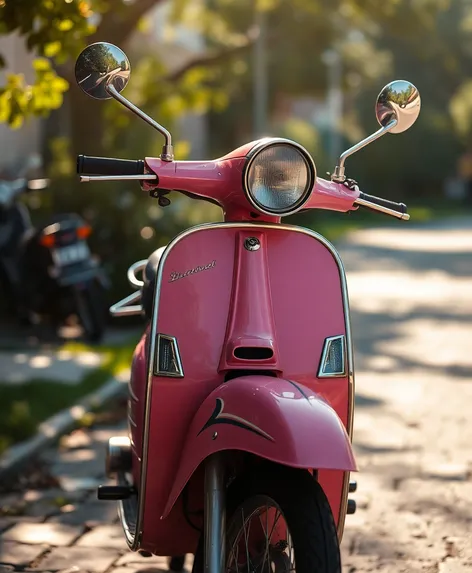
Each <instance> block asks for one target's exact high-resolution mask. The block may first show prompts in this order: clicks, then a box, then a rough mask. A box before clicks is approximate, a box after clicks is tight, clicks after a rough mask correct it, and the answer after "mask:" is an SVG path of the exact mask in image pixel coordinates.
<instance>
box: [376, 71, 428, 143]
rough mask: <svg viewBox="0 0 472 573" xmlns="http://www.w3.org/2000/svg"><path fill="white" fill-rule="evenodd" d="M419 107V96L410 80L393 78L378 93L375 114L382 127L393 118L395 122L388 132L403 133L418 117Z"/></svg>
mask: <svg viewBox="0 0 472 573" xmlns="http://www.w3.org/2000/svg"><path fill="white" fill-rule="evenodd" d="M420 109H421V98H420V94H419V92H418V90H417V89H416V87H415V86H414V85H413V84H412V83H410V82H407V81H404V80H395V81H394V82H390V83H389V84H387V85H386V86H385V87H384V88H383V90H382V91H381V92H380V93H379V95H378V97H377V103H376V104H375V115H376V117H377V121H378V122H379V123H380V125H381V126H382V127H386V126H387V125H388V124H389V123H390V122H391V121H392V120H394V119H395V120H396V124H395V125H394V126H393V127H391V128H390V129H389V131H390V133H403V132H404V131H406V130H407V129H410V127H411V126H412V125H413V124H414V123H415V121H416V120H417V119H418V115H419V114H420Z"/></svg>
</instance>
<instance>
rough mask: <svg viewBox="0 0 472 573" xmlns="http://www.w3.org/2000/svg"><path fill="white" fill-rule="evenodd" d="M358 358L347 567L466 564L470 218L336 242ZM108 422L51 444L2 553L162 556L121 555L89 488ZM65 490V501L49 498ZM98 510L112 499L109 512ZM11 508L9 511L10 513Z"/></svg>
mask: <svg viewBox="0 0 472 573" xmlns="http://www.w3.org/2000/svg"><path fill="white" fill-rule="evenodd" d="M341 254H342V255H343V257H344V260H345V264H346V268H347V271H348V284H349V290H350V295H351V305H352V321H353V331H354V342H355V356H356V366H357V376H356V381H357V410H356V417H355V435H354V442H355V449H356V453H357V455H358V460H359V465H360V468H361V473H360V474H359V475H358V476H357V480H358V492H357V493H356V494H355V497H356V499H357V502H358V510H357V513H356V514H355V515H353V516H348V517H347V525H346V531H345V537H344V541H343V569H344V571H345V572H346V573H348V572H349V573H354V572H362V573H363V572H367V571H382V572H389V573H390V572H391V573H400V572H402V571H409V572H415V571H430V572H438V573H439V572H441V573H443V572H444V573H447V572H456V571H457V572H459V571H468V572H469V573H472V475H471V472H472V421H471V417H472V416H471V411H472V377H471V373H472V333H471V327H470V325H471V319H472V220H471V221H462V222H461V223H459V222H454V221H453V222H449V223H447V224H442V225H437V226H436V228H428V229H424V228H423V229H419V228H418V229H415V228H414V227H413V226H410V227H408V225H405V224H399V225H398V227H395V228H393V229H388V230H381V229H377V230H369V231H362V232H356V233H354V234H353V235H352V236H351V237H349V239H348V241H347V242H345V244H344V246H342V247H341ZM114 432H116V429H115V428H109V429H107V428H102V429H98V430H95V431H93V432H88V433H82V434H78V435H76V436H75V437H73V438H72V439H70V440H69V441H67V442H66V445H65V447H64V448H63V449H60V450H57V451H51V452H49V453H48V454H47V457H48V459H49V460H50V462H51V463H52V471H53V474H54V475H55V476H56V477H57V478H58V479H59V482H60V485H61V486H62V487H63V488H64V487H65V488H66V489H68V490H69V492H68V493H66V494H64V492H61V491H60V490H58V489H57V485H53V486H52V487H51V489H49V490H43V491H34V490H33V491H29V492H27V493H26V495H25V494H13V495H12V496H10V498H9V499H6V498H5V497H3V498H2V499H0V503H1V505H2V507H5V505H6V504H10V506H11V507H12V508H14V507H18V505H20V507H21V508H22V509H21V511H20V512H19V513H20V515H16V516H11V517H3V518H0V532H2V533H1V534H0V564H1V563H6V564H8V566H5V567H4V566H2V565H0V571H1V570H2V569H3V568H6V569H9V570H12V569H13V568H15V569H21V568H24V567H33V568H34V569H35V570H42V571H53V570H56V571H57V570H61V569H65V568H67V567H69V566H73V565H76V566H78V567H79V568H80V569H81V570H86V571H96V572H97V573H103V572H105V571H107V572H113V573H133V572H135V571H141V572H143V571H149V570H150V568H155V567H159V566H160V567H162V566H163V564H164V562H163V560H162V559H157V558H152V559H144V558H142V557H139V556H138V555H136V554H129V553H128V552H127V550H126V547H125V543H124V541H123V537H122V534H121V529H120V526H119V525H118V524H117V523H116V518H115V510H114V508H113V507H110V506H105V509H104V506H103V504H100V505H99V504H98V503H97V502H96V501H94V492H93V491H92V490H93V488H94V487H95V486H96V484H97V483H99V482H100V480H101V479H102V476H101V474H102V472H103V457H102V456H103V448H104V444H105V442H106V440H107V438H108V436H109V435H112V434H113V433H114ZM61 496H62V497H67V504H66V505H65V507H63V508H62V510H61V509H60V508H59V506H60V505H61V504H60V503H58V497H61ZM108 509H109V510H110V511H108ZM17 513H18V512H17Z"/></svg>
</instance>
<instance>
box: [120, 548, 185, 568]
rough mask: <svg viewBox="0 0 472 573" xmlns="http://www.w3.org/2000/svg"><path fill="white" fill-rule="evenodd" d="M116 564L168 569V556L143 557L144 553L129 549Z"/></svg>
mask: <svg viewBox="0 0 472 573" xmlns="http://www.w3.org/2000/svg"><path fill="white" fill-rule="evenodd" d="M187 561H188V559H187ZM116 565H117V566H118V567H120V566H123V567H132V566H133V567H134V566H136V567H138V566H140V567H141V568H143V569H147V568H148V566H149V567H157V568H159V567H161V568H164V569H167V557H158V556H157V555H153V556H152V557H143V555H141V554H140V553H138V552H137V551H128V552H126V553H125V554H124V555H122V556H121V557H120V558H119V559H118V561H117V562H116Z"/></svg>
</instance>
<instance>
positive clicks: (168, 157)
mask: <svg viewBox="0 0 472 573" xmlns="http://www.w3.org/2000/svg"><path fill="white" fill-rule="evenodd" d="M106 90H107V92H108V93H109V94H110V95H111V96H113V97H114V98H115V99H116V100H117V101H119V102H120V103H122V104H123V105H124V106H125V107H127V108H128V109H129V110H130V111H132V112H133V113H135V114H136V115H137V116H139V117H140V118H141V119H144V121H145V122H146V123H148V124H149V125H150V126H151V127H153V128H154V129H157V131H158V132H159V133H162V135H163V136H164V138H165V141H166V142H165V144H164V146H163V148H162V153H161V159H162V161H173V160H174V148H173V147H172V136H171V134H170V132H169V131H167V129H166V128H165V127H162V125H159V124H158V123H157V121H154V120H153V119H152V118H151V117H149V116H148V115H147V114H145V113H144V111H141V110H140V109H139V107H137V106H135V105H134V104H132V103H131V102H130V101H128V100H127V99H126V98H125V97H123V96H122V95H121V94H120V92H119V91H117V90H116V88H115V87H114V86H113V85H111V84H109V85H108V86H107V88H106Z"/></svg>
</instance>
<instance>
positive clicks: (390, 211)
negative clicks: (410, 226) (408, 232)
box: [354, 191, 410, 221]
mask: <svg viewBox="0 0 472 573" xmlns="http://www.w3.org/2000/svg"><path fill="white" fill-rule="evenodd" d="M354 204H355V205H359V206H360V207H365V208H367V209H370V210H371V211H379V212H380V213H385V215H390V216H391V217H396V218H397V219H402V220H404V221H408V219H409V218H410V215H409V214H408V213H407V206H406V205H405V203H395V201H388V200H387V199H382V198H381V197H375V196H374V195H368V194H367V193H363V192H362V191H361V192H360V194H359V197H358V198H357V199H356V201H355V202H354Z"/></svg>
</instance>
